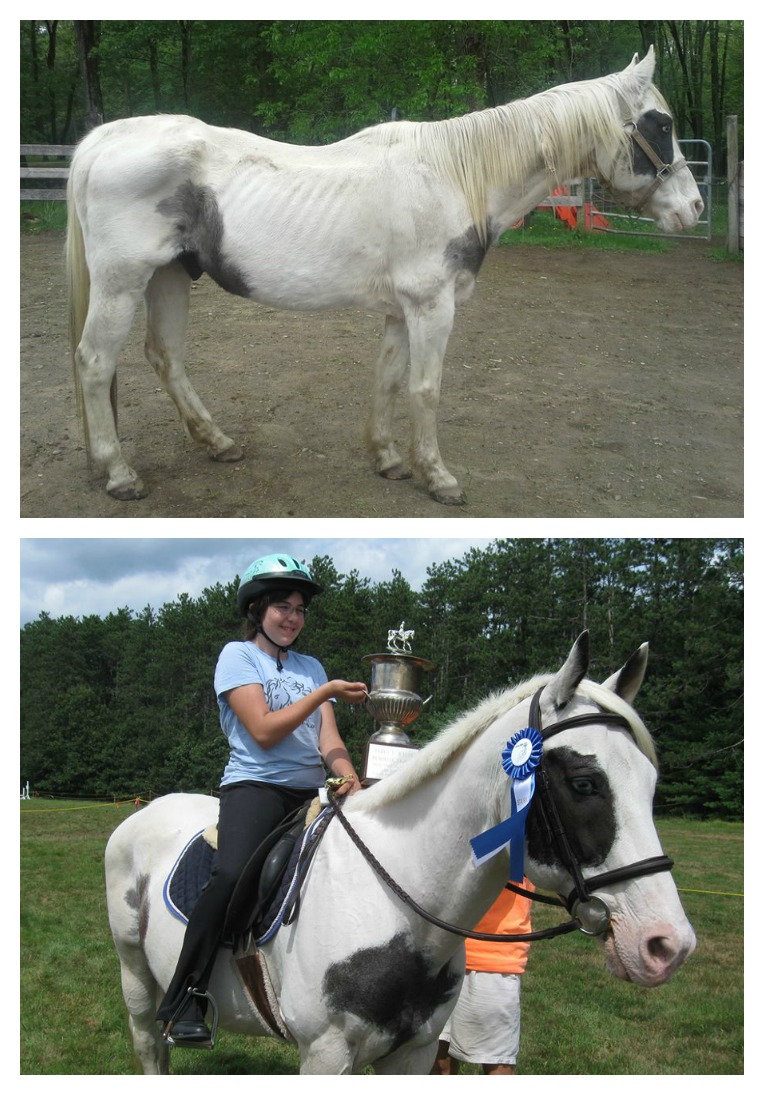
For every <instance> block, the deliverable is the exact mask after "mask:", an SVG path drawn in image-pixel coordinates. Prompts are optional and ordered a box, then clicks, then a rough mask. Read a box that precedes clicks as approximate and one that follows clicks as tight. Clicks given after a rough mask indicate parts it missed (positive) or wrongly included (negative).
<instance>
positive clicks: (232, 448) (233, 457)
mask: <svg viewBox="0 0 764 1095" xmlns="http://www.w3.org/2000/svg"><path fill="white" fill-rule="evenodd" d="M211 456H212V459H213V460H217V461H219V462H220V463H221V464H235V463H236V462H237V460H243V459H244V453H243V452H242V450H241V449H240V448H239V446H238V445H234V444H231V445H229V446H228V448H227V449H223V450H222V451H221V452H213V453H212V454H211Z"/></svg>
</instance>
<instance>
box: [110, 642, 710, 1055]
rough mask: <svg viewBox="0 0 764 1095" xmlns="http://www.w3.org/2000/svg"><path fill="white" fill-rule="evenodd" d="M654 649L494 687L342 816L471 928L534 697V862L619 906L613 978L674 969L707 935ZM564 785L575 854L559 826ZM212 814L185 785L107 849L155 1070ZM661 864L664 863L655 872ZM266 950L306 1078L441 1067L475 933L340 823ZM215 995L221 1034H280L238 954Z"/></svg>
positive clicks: (496, 861) (544, 881) (613, 911)
mask: <svg viewBox="0 0 764 1095" xmlns="http://www.w3.org/2000/svg"><path fill="white" fill-rule="evenodd" d="M646 660H647V651H646V646H643V647H641V648H640V649H639V650H638V651H637V652H636V654H635V655H633V656H632V658H630V659H629V661H628V662H627V663H626V665H625V666H624V667H623V669H621V670H620V671H619V672H618V673H616V674H614V676H613V677H611V678H610V679H609V680H608V681H606V682H605V684H604V685H597V684H594V683H593V682H591V681H587V680H585V679H584V675H585V672H586V668H587V664H588V637H587V635H586V633H585V634H584V635H582V636H581V637H580V638H579V639H578V640H577V642H576V643H575V645H574V647H573V649H572V650H571V652H570V654H569V656H568V659H567V661H566V662H565V664H564V665H563V667H562V668H561V669H560V671H559V672H558V673H557V674H556V675H554V676H551V677H550V676H548V675H547V676H544V677H537V678H534V679H533V680H531V681H529V682H527V683H526V684H525V685H523V686H521V687H520V688H518V689H516V690H514V691H507V692H502V693H497V694H496V695H494V696H492V697H490V698H489V699H488V700H486V701H485V702H484V703H483V704H482V705H480V706H479V707H477V708H476V709H475V710H473V711H472V712H471V713H469V714H468V715H466V716H465V717H463V718H461V719H459V720H457V721H456V722H455V723H453V724H452V725H451V726H450V727H448V728H447V729H446V730H444V731H443V732H442V734H441V735H440V736H439V737H437V738H436V739H435V740H434V741H433V742H432V743H431V744H429V745H428V746H426V747H425V748H424V749H422V750H421V752H420V753H418V754H417V755H416V756H415V757H414V759H413V760H411V762H410V763H409V764H408V765H406V766H405V767H404V768H403V769H402V770H400V771H399V772H397V773H395V774H394V775H391V776H388V777H387V779H385V780H383V781H381V782H379V783H377V784H376V785H374V786H373V787H371V788H370V789H368V790H365V791H362V792H360V793H359V794H357V795H355V796H354V797H353V798H352V799H351V800H349V801H348V802H347V805H346V806H345V808H344V818H345V819H346V820H347V822H348V823H349V824H350V825H351V826H352V828H353V830H354V832H355V834H357V836H358V837H359V838H360V839H361V840H362V841H363V842H364V844H365V845H366V846H367V847H368V849H369V850H370V851H371V852H372V853H373V855H374V856H375V857H376V859H377V860H378V861H379V863H380V864H381V865H382V867H383V868H384V869H385V870H386V871H387V872H388V873H389V875H390V876H391V877H392V879H393V880H394V881H395V883H396V884H397V885H398V886H399V887H401V888H402V891H405V893H406V894H407V895H410V896H411V898H412V899H413V900H414V901H415V902H417V903H418V904H419V905H420V906H421V907H422V908H423V909H424V910H425V911H426V912H429V913H431V914H434V915H435V916H437V917H438V918H440V919H441V920H443V921H446V922H448V923H449V924H451V925H460V926H461V927H462V928H465V929H470V928H472V927H474V925H475V924H476V923H477V922H478V921H479V920H480V918H481V916H482V915H483V914H484V913H485V912H486V910H487V909H488V908H489V907H490V905H491V904H492V902H493V901H494V900H495V898H496V897H497V895H498V893H499V892H500V890H501V888H502V887H503V885H504V882H505V880H506V878H507V873H508V856H507V853H506V850H502V851H499V852H498V853H497V854H495V855H493V857H492V858H488V859H487V860H485V861H484V862H482V863H481V864H480V865H479V866H475V865H474V863H473V860H472V858H471V854H470V843H469V840H470V838H471V837H473V836H476V835H478V834H481V833H483V832H485V831H486V829H490V828H492V827H493V826H495V825H496V824H497V823H499V822H500V821H501V819H503V818H506V817H507V815H508V813H509V786H510V780H509V779H508V777H507V775H506V774H505V769H504V768H503V766H502V752H503V750H504V749H505V747H506V745H507V743H508V741H509V740H510V739H511V738H513V735H515V733H516V732H517V731H519V730H520V729H521V728H523V727H526V726H527V725H528V721H529V717H530V718H532V717H533V715H532V712H533V709H534V708H533V703H532V702H530V697H531V696H534V695H535V696H536V704H537V706H536V710H537V711H538V712H540V715H539V720H538V721H539V722H540V723H541V726H542V734H543V735H545V738H546V740H545V742H544V746H543V750H544V753H543V759H542V763H541V765H540V766H539V775H540V773H541V771H542V770H543V771H544V773H545V779H546V778H547V777H548V784H549V789H548V795H547V798H546V799H545V800H544V801H545V805H544V806H543V808H539V810H538V811H537V810H536V808H535V801H536V798H537V797H538V795H539V792H537V795H536V796H534V799H533V802H534V806H533V808H532V809H531V812H530V814H529V821H528V828H527V832H526V836H527V849H528V851H527V856H526V863H525V871H526V873H527V875H528V876H529V877H530V878H531V879H532V880H533V881H534V882H535V883H536V884H537V885H538V886H541V887H543V888H545V889H548V890H550V891H552V892H556V893H559V894H560V895H568V894H569V892H570V891H571V888H575V889H576V890H577V892H578V894H579V897H580V898H581V904H580V906H578V908H579V910H583V911H579V912H578V913H576V908H577V906H575V905H574V906H573V909H574V914H575V915H577V916H578V918H579V919H580V920H581V921H582V923H585V922H586V921H587V919H588V915H589V913H591V912H592V911H593V912H594V914H595V915H596V912H597V907H598V906H601V907H602V908H605V906H602V902H603V901H604V902H605V903H606V906H607V909H606V912H607V911H609V917H610V919H609V918H608V917H607V916H606V919H605V923H604V924H602V925H600V927H602V928H605V929H606V931H605V934H604V935H603V936H602V937H601V938H602V940H603V942H604V950H605V955H606V960H607V963H608V966H609V968H610V969H611V971H612V972H613V973H614V974H615V975H616V976H618V977H621V978H624V979H627V980H630V981H633V982H636V983H638V984H641V985H659V984H661V983H663V982H665V981H666V980H667V979H668V978H669V977H670V976H671V975H672V974H673V973H674V972H675V970H676V969H677V968H678V966H679V965H681V963H682V962H684V961H685V959H686V958H687V957H688V956H689V955H690V954H691V953H692V950H693V948H694V946H695V937H694V934H693V931H692V928H691V927H690V925H689V923H688V921H687V919H686V917H685V915H684V912H683V910H682V907H681V904H680V902H679V898H678V895H677V892H676V888H675V886H674V882H673V880H672V878H671V875H670V874H669V873H667V867H669V866H670V865H671V861H670V860H667V859H666V858H665V857H664V856H662V853H661V848H660V844H659V840H658V836H657V834H656V832H655V827H654V824H653V820H652V815H651V811H652V799H653V791H654V788H655V781H656V768H655V763H654V750H653V746H652V742H651V739H650V736H649V734H648V732H647V730H646V729H645V727H644V724H643V723H642V722H641V720H640V719H639V717H638V716H637V715H636V713H635V711H634V710H633V708H632V707H631V700H632V699H633V697H634V695H635V694H636V692H637V690H638V688H639V686H640V684H641V681H642V678H643V675H644V670H645V665H646ZM542 689H543V690H542ZM563 709H564V713H563V714H562V715H560V714H559V713H560V712H561V711H563ZM611 712H615V715H613V714H610V713H611ZM571 716H572V718H571ZM560 718H562V719H563V720H564V721H563V722H560V721H559V720H560ZM582 719H583V724H580V722H581V720H582ZM549 795H551V798H552V800H553V803H554V804H555V805H554V811H555V813H556V815H557V817H558V821H559V824H560V825H561V827H562V829H564V830H565V832H566V835H567V842H568V846H569V849H572V852H571V853H570V854H568V853H565V854H563V851H562V850H561V846H560V847H558V843H557V838H555V839H554V840H553V839H551V838H550V836H549V835H548V833H547V830H546V827H545V824H546V823H545V821H544V818H545V817H546V815H547V813H548V811H549V809H550V808H551V807H550V803H549V797H548V796H549ZM216 817H217V801H216V799H214V798H207V797H205V796H201V795H169V796H167V797H166V798H161V799H157V800H156V802H154V803H152V804H151V805H150V806H148V807H147V808H146V809H144V810H141V811H140V812H139V813H136V814H134V815H132V816H131V817H130V818H129V819H128V820H127V821H125V822H124V823H123V824H122V825H121V826H120V827H119V828H118V829H117V830H116V831H115V832H114V834H113V835H112V837H111V839H110V841H109V844H108V847H107V849H106V885H107V900H108V908H109V921H110V925H111V930H112V933H113V936H114V940H115V943H116V947H117V950H118V953H119V958H120V963H121V969H122V990H123V994H124V999H125V1003H126V1005H127V1010H128V1013H129V1022H130V1028H131V1031H132V1035H133V1040H134V1045H135V1049H136V1052H137V1054H138V1056H139V1058H140V1061H141V1063H142V1065H143V1069H144V1071H145V1072H146V1073H157V1072H167V1071H168V1050H167V1047H166V1046H165V1045H164V1044H163V1042H162V1040H161V1038H160V1034H159V1026H160V1025H159V1024H158V1023H157V1022H156V1020H155V1018H154V1015H155V1010H156V1006H157V1002H158V999H159V998H160V997H161V995H162V993H163V992H164V989H165V987H166V985H167V984H168V982H169V980H170V978H171V976H172V973H173V970H174V967H175V963H176V960H177V956H178V954H179V951H180V947H181V943H182V939H183V930H184V929H183V926H182V924H181V923H180V922H179V921H178V920H177V919H175V918H174V917H173V916H172V915H171V914H170V912H168V910H167V908H166V907H165V905H164V902H163V884H164V882H165V880H166V878H167V877H168V874H169V872H170V869H171V868H172V866H173V864H174V863H175V861H176V859H177V857H178V856H179V854H180V852H181V850H182V849H183V848H184V847H185V845H186V843H187V842H188V841H189V839H190V838H191V837H192V836H193V835H194V834H195V833H197V832H199V831H201V830H203V829H204V828H205V827H206V826H208V825H210V824H212V823H214V821H215V820H216ZM571 855H572V859H571ZM645 857H652V858H647V859H645ZM656 859H657V863H658V866H657V868H656V867H655V866H654V864H655V862H656ZM650 864H653V868H652V869H654V870H655V869H657V870H658V871H660V872H661V873H649V871H650ZM602 871H604V872H605V874H602V873H601V872H602ZM605 875H607V876H608V877H605ZM577 876H579V877H578V878H577ZM587 880H588V881H587ZM539 945H545V946H558V945H560V944H558V943H554V942H551V943H545V944H539ZM261 954H262V956H263V959H264V962H265V967H266V969H267V973H268V978H269V981H270V983H271V984H272V987H273V992H274V995H275V998H276V999H277V1003H276V1004H275V1005H274V1014H275V1015H276V1016H277V1020H278V1024H279V1025H280V1026H281V1027H282V1028H283V1030H282V1036H284V1037H286V1038H287V1039H288V1041H290V1042H291V1043H293V1044H294V1045H296V1046H297V1047H298V1049H299V1054H300V1061H301V1072H302V1073H308V1074H343V1073H357V1072H360V1071H361V1070H363V1069H364V1068H366V1067H367V1066H370V1065H371V1066H373V1067H374V1069H375V1071H376V1072H379V1073H387V1074H402V1073H420V1074H425V1073H427V1072H429V1069H430V1067H431V1065H432V1062H433V1060H434V1056H435V1051H436V1047H437V1041H438V1035H439V1033H440V1031H441V1030H442V1027H443V1025H444V1023H445V1020H446V1018H447V1016H448V1015H449V1013H450V1011H451V1009H452V1008H453V1006H454V1003H455V1000H456V996H457V994H458V991H459V987H460V984H461V979H462V977H463V974H464V945H463V939H462V938H461V937H459V936H458V935H455V934H453V933H452V932H450V931H446V930H443V928H442V927H439V926H436V925H433V924H432V923H431V922H430V921H429V920H427V919H425V918H424V917H423V916H421V915H420V914H419V912H418V911H416V910H414V909H412V908H411V907H410V906H409V904H408V902H406V901H403V900H401V898H400V897H399V896H398V895H397V894H396V895H395V896H394V895H393V893H392V892H391V890H390V889H389V888H388V886H387V884H386V883H385V882H384V881H382V880H381V879H380V877H379V875H378V873H377V872H376V869H375V868H374V867H373V866H372V865H370V863H369V861H368V859H367V858H366V856H365V855H364V854H362V852H361V851H360V850H359V848H358V847H357V845H356V844H355V843H354V842H353V841H351V837H350V836H349V835H348V833H347V831H346V830H345V828H344V826H343V825H341V824H340V819H339V818H333V819H332V821H331V822H330V824H329V825H328V828H327V829H326V831H325V834H324V836H323V838H322V840H321V843H320V844H319V845H318V848H317V850H316V852H315V854H314V857H313V859H312V861H311V865H310V868H309V870H308V874H307V879H306V882H305V884H304V886H303V889H302V894H301V899H300V905H299V915H298V916H297V918H296V920H294V921H293V922H292V923H291V924H290V925H289V926H282V927H281V929H280V930H279V931H278V932H277V933H276V934H275V936H273V938H272V939H270V940H269V941H267V942H266V943H264V944H263V946H262V947H261ZM210 991H211V993H212V995H213V997H214V998H215V1000H216V1001H217V1004H218V1008H219V1015H220V1026H221V1028H223V1029H227V1030H233V1031H240V1032H249V1033H251V1034H254V1035H262V1034H272V1033H273V1030H272V1029H270V1028H269V1026H268V1024H267V1023H266V1022H265V1021H264V1020H263V1019H262V1018H260V1016H259V1013H258V1012H257V1011H256V1010H255V1008H254V1007H253V1004H252V1003H251V1002H250V998H249V997H248V995H247V993H246V991H245V989H244V987H243V983H242V981H241V980H240V978H239V976H238V974H237V970H236V966H235V964H234V963H233V961H232V957H231V951H230V950H225V949H222V950H221V952H220V955H219V957H218V960H217V963H216V966H215V969H214V971H213V975H212V979H211V982H210ZM176 1052H182V1051H176Z"/></svg>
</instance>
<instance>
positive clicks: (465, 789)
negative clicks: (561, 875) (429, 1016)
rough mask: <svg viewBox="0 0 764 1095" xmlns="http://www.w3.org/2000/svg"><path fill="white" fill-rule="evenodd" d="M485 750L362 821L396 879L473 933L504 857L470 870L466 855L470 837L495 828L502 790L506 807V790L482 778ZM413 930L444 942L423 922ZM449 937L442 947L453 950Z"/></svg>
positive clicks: (500, 877) (501, 873) (501, 876)
mask: <svg viewBox="0 0 764 1095" xmlns="http://www.w3.org/2000/svg"><path fill="white" fill-rule="evenodd" d="M488 747H489V748H490V745H489V746H488ZM485 749H486V744H485V743H477V744H475V745H473V746H472V747H471V748H470V749H469V750H467V751H466V753H465V754H464V755H463V756H461V757H459V758H457V759H454V760H452V761H451V762H450V763H449V764H448V765H447V766H446V767H445V769H444V770H443V771H442V772H441V773H440V775H438V776H435V777H434V778H432V779H430V780H426V781H424V782H423V783H422V784H421V785H420V786H418V787H417V788H415V789H413V790H411V791H410V792H409V793H408V794H407V795H406V796H405V797H404V798H401V799H399V800H398V801H397V802H392V803H390V804H388V805H383V806H381V807H380V808H379V810H375V811H372V812H370V813H369V814H368V815H367V816H368V819H369V820H368V823H367V824H368V825H369V843H370V844H372V843H373V845H374V847H375V848H378V849H379V854H378V856H377V857H378V858H379V859H380V861H384V862H383V866H384V867H385V868H386V869H387V870H388V873H389V874H390V875H391V876H392V877H393V878H394V879H395V881H396V882H397V883H398V884H399V885H401V886H402V887H403V889H404V890H406V891H407V892H408V893H410V894H411V895H412V896H413V897H414V898H415V900H417V901H418V902H419V903H420V904H421V905H423V906H424V907H425V908H426V909H427V910H428V911H429V912H432V913H434V914H435V915H436V916H438V917H439V918H440V919H441V920H445V921H447V922H450V923H456V924H459V925H462V926H466V927H474V925H475V924H476V923H477V921H478V920H479V919H480V918H481V916H482V915H483V913H484V912H485V911H486V910H487V909H488V908H489V906H490V905H491V903H492V902H493V901H494V900H495V898H496V896H497V894H498V892H499V890H500V889H501V886H502V883H503V881H504V880H505V878H506V872H507V865H506V860H505V857H504V856H501V855H500V856H497V857H496V859H495V861H492V862H490V863H488V864H484V865H483V866H481V867H475V866H474V865H473V862H472V857H471V852H470V845H469V839H470V837H473V836H476V835H477V834H478V833H480V832H482V831H483V830H484V829H485V828H486V827H487V826H488V825H491V824H494V823H495V821H496V820H497V818H496V816H495V814H496V803H497V797H498V799H501V797H502V795H503V794H504V793H505V792H506V795H507V804H506V805H507V810H508V809H509V806H508V803H509V789H508V784H507V785H506V788H504V787H497V786H496V785H494V786H490V785H489V783H490V781H487V780H486V777H485V774H484V773H485V771H486V764H485V762H484V761H483V760H482V758H481V756H480V752H481V750H485ZM501 806H502V804H501V803H499V808H501ZM353 817H358V815H357V814H354V815H353ZM364 827H365V826H364ZM417 930H418V931H419V932H420V933H422V934H423V935H425V936H428V935H431V934H432V933H433V932H436V934H437V935H438V945H440V944H442V943H443V933H442V932H437V929H433V928H431V927H430V926H429V925H428V924H427V923H426V922H425V921H419V922H418V923H417ZM455 939H456V937H455V936H454V937H451V941H450V943H446V944H445V945H446V946H451V947H453V946H454V945H455V944H454V940H455Z"/></svg>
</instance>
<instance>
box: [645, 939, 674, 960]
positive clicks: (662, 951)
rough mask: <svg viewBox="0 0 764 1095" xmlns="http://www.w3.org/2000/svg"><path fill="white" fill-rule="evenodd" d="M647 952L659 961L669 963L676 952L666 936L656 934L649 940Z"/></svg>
mask: <svg viewBox="0 0 764 1095" xmlns="http://www.w3.org/2000/svg"><path fill="white" fill-rule="evenodd" d="M647 953H648V954H649V955H650V957H651V958H653V959H655V960H656V961H658V962H663V963H668V962H670V961H671V960H672V959H673V957H674V954H675V953H676V952H675V949H674V947H672V946H671V943H670V941H669V940H668V939H667V938H666V937H665V936H663V935H656V936H654V937H653V938H652V939H650V940H649V941H648V944H647Z"/></svg>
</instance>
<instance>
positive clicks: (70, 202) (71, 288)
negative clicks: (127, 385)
mask: <svg viewBox="0 0 764 1095" xmlns="http://www.w3.org/2000/svg"><path fill="white" fill-rule="evenodd" d="M76 173H77V154H76V152H75V155H74V156H73V157H72V162H71V167H70V170H69V179H68V181H67V184H66V208H67V217H66V285H67V296H68V301H69V353H70V357H71V364H72V372H73V375H74V391H75V395H76V398H77V415H78V417H79V419H80V422H81V423H82V428H83V433H84V437H85V452H86V453H87V457H88V462H90V457H91V453H90V431H89V430H88V423H87V413H86V412H87V407H86V404H85V400H84V398H83V394H82V384H81V382H80V376H79V370H78V368H77V348H78V346H79V344H80V341H81V339H82V332H83V330H84V328H85V320H86V319H87V315H88V308H89V306H90V271H89V269H88V262H87V256H86V254H85V239H84V236H83V234H82V222H81V221H80V216H79V213H78V211H77V201H76V197H75V178H76ZM111 403H112V409H113V411H114V421H115V423H116V420H117V377H116V374H115V376H114V380H113V381H112V386H111Z"/></svg>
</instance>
